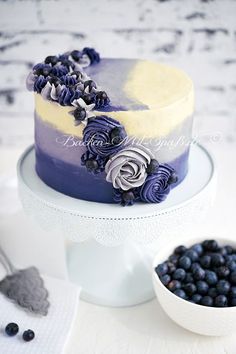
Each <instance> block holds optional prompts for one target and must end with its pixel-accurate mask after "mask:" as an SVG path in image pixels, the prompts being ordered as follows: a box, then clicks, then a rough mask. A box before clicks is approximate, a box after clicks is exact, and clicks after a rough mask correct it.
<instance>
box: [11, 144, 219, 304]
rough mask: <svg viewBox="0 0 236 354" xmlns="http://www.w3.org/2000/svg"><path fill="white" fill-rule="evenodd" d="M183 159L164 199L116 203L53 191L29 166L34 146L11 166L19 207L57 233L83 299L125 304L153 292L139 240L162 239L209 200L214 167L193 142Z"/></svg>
mask: <svg viewBox="0 0 236 354" xmlns="http://www.w3.org/2000/svg"><path fill="white" fill-rule="evenodd" d="M189 162H190V163H189V172H188V175H187V177H186V178H185V180H184V181H183V182H182V183H181V184H180V185H179V186H177V187H176V188H175V189H173V190H172V191H171V193H170V195H169V196H168V198H167V199H166V201H164V202H163V203H161V204H152V205H150V204H141V203H140V204H136V205H134V206H132V207H125V208H123V207H121V206H120V205H115V204H102V203H94V202H87V201H83V200H78V199H74V198H71V197H68V196H65V195H63V194H61V193H59V192H56V191H55V190H53V189H52V188H50V187H48V186H47V185H46V184H45V183H43V182H42V181H41V180H40V178H39V177H38V176H37V174H36V172H35V168H34V166H35V153H34V147H33V146H31V147H29V148H28V149H27V150H26V151H25V153H24V154H23V155H22V156H21V158H20V160H19V162H18V166H17V171H18V183H19V195H20V198H21V201H22V204H23V207H24V209H25V211H26V212H27V213H28V214H29V215H31V216H33V217H34V218H36V220H37V221H38V222H39V223H40V224H41V226H42V227H43V228H44V229H46V230H54V231H55V230H58V232H63V234H64V236H65V239H66V241H67V242H66V244H67V247H66V249H67V252H66V258H67V265H68V274H69V277H70V279H71V280H72V281H73V282H76V283H78V284H79V285H80V286H82V289H83V290H82V294H81V297H82V298H83V299H85V300H87V301H89V302H93V303H96V304H101V305H107V306H130V305H135V304H138V303H141V302H144V301H147V300H149V299H151V298H152V297H153V296H154V292H153V288H152V282H151V274H150V264H151V261H152V259H151V258H152V252H150V249H149V251H148V250H147V247H146V245H148V244H150V243H151V242H153V241H156V240H161V239H163V238H164V237H165V238H166V240H168V235H169V234H170V232H171V230H175V232H176V230H183V228H184V227H185V226H186V223H194V222H195V221H196V219H197V220H199V219H202V218H203V217H204V215H205V214H206V212H207V210H208V208H209V206H210V205H211V202H212V200H213V196H214V191H215V186H216V173H215V168H214V163H213V160H212V158H211V156H210V155H209V153H208V152H207V151H206V149H204V148H203V147H202V146H200V145H194V146H192V147H191V153H190V160H189ZM81 241H84V242H81ZM108 246H110V247H108ZM111 246H112V247H111Z"/></svg>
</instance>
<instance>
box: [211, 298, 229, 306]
mask: <svg viewBox="0 0 236 354" xmlns="http://www.w3.org/2000/svg"><path fill="white" fill-rule="evenodd" d="M214 304H215V306H216V307H226V306H227V305H228V300H227V297H226V296H225V295H218V296H216V298H215V301H214Z"/></svg>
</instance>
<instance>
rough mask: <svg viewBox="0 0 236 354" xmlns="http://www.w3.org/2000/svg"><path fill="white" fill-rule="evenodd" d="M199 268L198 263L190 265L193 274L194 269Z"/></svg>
mask: <svg viewBox="0 0 236 354" xmlns="http://www.w3.org/2000/svg"><path fill="white" fill-rule="evenodd" d="M199 268H201V266H200V264H199V263H196V262H194V263H192V265H191V271H192V272H194V271H195V270H196V269H199Z"/></svg>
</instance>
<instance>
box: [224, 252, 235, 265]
mask: <svg viewBox="0 0 236 354" xmlns="http://www.w3.org/2000/svg"><path fill="white" fill-rule="evenodd" d="M224 258H225V262H226V263H227V262H230V261H234V257H233V255H232V254H227V255H226V256H225V257H224Z"/></svg>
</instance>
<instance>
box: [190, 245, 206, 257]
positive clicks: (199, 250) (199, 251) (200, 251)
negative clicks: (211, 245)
mask: <svg viewBox="0 0 236 354" xmlns="http://www.w3.org/2000/svg"><path fill="white" fill-rule="evenodd" d="M190 249H192V250H194V251H195V252H197V254H198V255H199V256H201V255H202V254H203V247H202V245H201V244H200V243H196V244H195V245H193V246H192V247H191V248H190Z"/></svg>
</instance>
